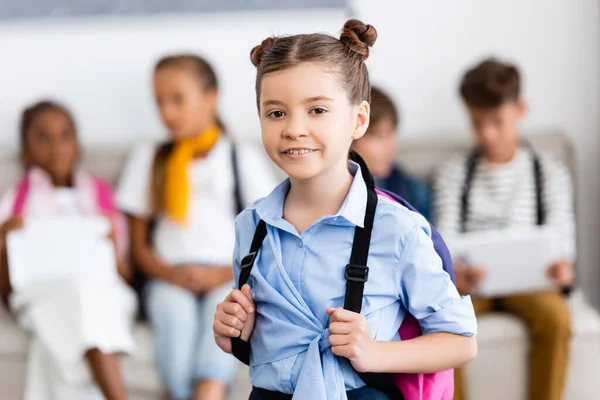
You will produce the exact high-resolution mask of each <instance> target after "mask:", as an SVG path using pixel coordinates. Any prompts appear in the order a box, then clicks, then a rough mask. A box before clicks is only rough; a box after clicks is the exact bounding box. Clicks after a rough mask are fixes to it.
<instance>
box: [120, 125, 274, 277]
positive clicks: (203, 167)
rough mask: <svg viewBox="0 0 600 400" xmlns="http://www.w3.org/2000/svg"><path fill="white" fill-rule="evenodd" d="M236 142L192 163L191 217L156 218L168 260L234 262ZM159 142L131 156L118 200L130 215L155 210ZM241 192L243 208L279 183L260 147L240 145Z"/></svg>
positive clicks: (156, 235) (158, 241)
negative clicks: (153, 176)
mask: <svg viewBox="0 0 600 400" xmlns="http://www.w3.org/2000/svg"><path fill="white" fill-rule="evenodd" d="M231 146H232V142H231V140H230V139H229V138H227V137H223V138H221V139H220V140H219V141H218V142H217V143H216V144H215V146H214V148H213V149H212V150H211V151H210V153H209V154H208V156H207V157H205V158H203V159H196V160H194V161H193V162H192V163H191V164H190V166H189V167H188V176H189V179H190V183H191V186H192V190H191V191H190V192H191V193H190V199H189V203H188V204H189V206H188V207H189V208H188V221H187V223H186V224H180V223H178V222H175V221H173V220H171V219H170V218H169V217H168V216H166V215H164V214H162V215H160V216H159V217H158V218H157V221H156V222H157V223H156V226H155V228H154V230H153V235H152V243H153V245H154V247H155V249H156V251H157V252H158V254H159V255H160V256H161V257H162V258H163V259H164V260H165V261H166V262H167V263H169V264H171V265H176V264H181V263H199V264H203V265H217V266H223V265H230V264H231V259H232V254H233V248H234V244H235V232H234V220H235V213H236V210H235V199H234V194H233V193H234V176H233V167H232V162H231ZM155 152H156V146H155V145H146V146H142V147H140V148H138V149H136V150H135V151H134V152H133V153H132V154H131V156H130V158H129V160H128V162H127V165H126V167H125V170H124V172H123V175H122V176H121V180H120V182H119V186H118V188H117V194H116V201H117V204H118V205H119V207H120V208H121V210H122V211H123V212H125V213H127V214H131V215H135V216H138V217H143V218H147V217H149V216H150V214H151V207H150V180H151V174H152V164H153V160H154V155H155ZM237 160H238V171H239V180H240V191H241V196H242V201H243V202H244V206H248V205H250V204H252V203H253V202H255V201H256V200H258V199H260V198H262V197H265V196H267V195H268V194H269V193H270V191H271V190H273V188H274V187H275V185H276V183H277V182H276V179H275V175H274V170H273V167H271V165H270V164H269V163H268V160H267V159H266V156H264V155H263V153H261V152H260V151H259V149H257V148H253V147H251V146H248V145H245V146H242V145H238V146H237Z"/></svg>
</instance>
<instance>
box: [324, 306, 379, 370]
mask: <svg viewBox="0 0 600 400" xmlns="http://www.w3.org/2000/svg"><path fill="white" fill-rule="evenodd" d="M327 315H329V316H330V323H329V333H330V336H329V343H330V344H331V351H332V352H333V354H335V355H336V356H341V357H346V358H347V359H348V360H350V362H351V363H352V366H353V367H354V369H356V370H357V371H358V372H369V371H373V370H374V368H373V366H374V365H375V364H376V363H377V360H378V359H379V357H380V356H379V351H378V350H379V345H378V343H377V341H376V340H375V339H373V338H372V337H371V334H370V333H369V327H368V325H367V320H366V319H365V317H364V316H363V315H361V314H357V313H355V312H352V311H348V310H344V309H343V308H341V307H338V308H328V309H327Z"/></svg>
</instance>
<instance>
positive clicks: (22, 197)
mask: <svg viewBox="0 0 600 400" xmlns="http://www.w3.org/2000/svg"><path fill="white" fill-rule="evenodd" d="M92 179H93V182H94V187H95V189H96V205H97V207H98V209H97V211H98V212H99V213H101V214H107V215H109V216H110V215H113V214H114V213H115V212H117V207H116V205H115V202H114V199H113V196H112V190H111V189H110V186H109V185H108V184H107V183H106V182H104V181H103V180H101V179H99V178H96V177H93V178H92ZM29 188H30V181H29V175H26V176H25V177H24V178H23V179H22V180H21V181H20V182H19V183H18V184H17V188H16V193H15V200H14V202H13V207H12V212H11V214H12V215H20V214H22V213H23V211H24V209H25V203H26V202H27V196H28V195H29Z"/></svg>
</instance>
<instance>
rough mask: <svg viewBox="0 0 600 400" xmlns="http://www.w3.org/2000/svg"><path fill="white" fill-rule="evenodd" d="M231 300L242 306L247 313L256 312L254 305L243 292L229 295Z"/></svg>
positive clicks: (238, 291) (237, 291)
mask: <svg viewBox="0 0 600 400" xmlns="http://www.w3.org/2000/svg"><path fill="white" fill-rule="evenodd" d="M229 299H230V300H231V301H234V302H236V303H238V304H239V305H241V306H242V308H243V309H244V311H246V312H247V313H252V312H254V304H253V303H252V302H251V301H250V300H248V297H246V295H245V294H244V293H242V291H241V290H237V289H236V290H234V291H233V292H231V293H230V294H229Z"/></svg>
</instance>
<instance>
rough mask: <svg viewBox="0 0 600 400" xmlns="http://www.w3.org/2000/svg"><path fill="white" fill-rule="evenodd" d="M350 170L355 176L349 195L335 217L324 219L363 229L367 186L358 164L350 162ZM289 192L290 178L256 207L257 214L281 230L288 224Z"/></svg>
mask: <svg viewBox="0 0 600 400" xmlns="http://www.w3.org/2000/svg"><path fill="white" fill-rule="evenodd" d="M348 170H349V171H350V173H351V174H352V175H353V176H354V179H353V180H352V184H351V185H350V190H349V191H348V195H347V196H346V198H345V199H344V202H343V203H342V206H341V207H340V209H339V211H338V212H337V213H336V214H335V215H332V216H326V217H324V218H323V219H326V220H333V221H338V220H339V218H340V217H341V218H342V219H343V220H345V221H346V222H348V223H350V224H351V225H354V226H358V227H361V228H362V227H364V220H365V208H366V206H367V185H366V184H365V181H364V179H363V177H362V173H361V170H360V166H359V165H358V164H357V163H355V162H354V161H348ZM289 190H290V180H289V178H288V179H286V180H284V181H283V182H282V183H281V184H279V186H277V187H276V188H275V189H274V190H273V191H272V192H271V194H269V196H267V197H266V198H265V199H263V200H262V201H260V202H258V203H257V204H256V205H255V211H256V213H257V214H258V216H259V217H260V218H261V219H262V220H263V221H265V222H266V223H267V224H269V225H273V226H278V227H280V228H283V226H285V225H287V224H288V223H287V221H285V220H283V204H284V202H285V198H286V196H287V194H288V192H289Z"/></svg>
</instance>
